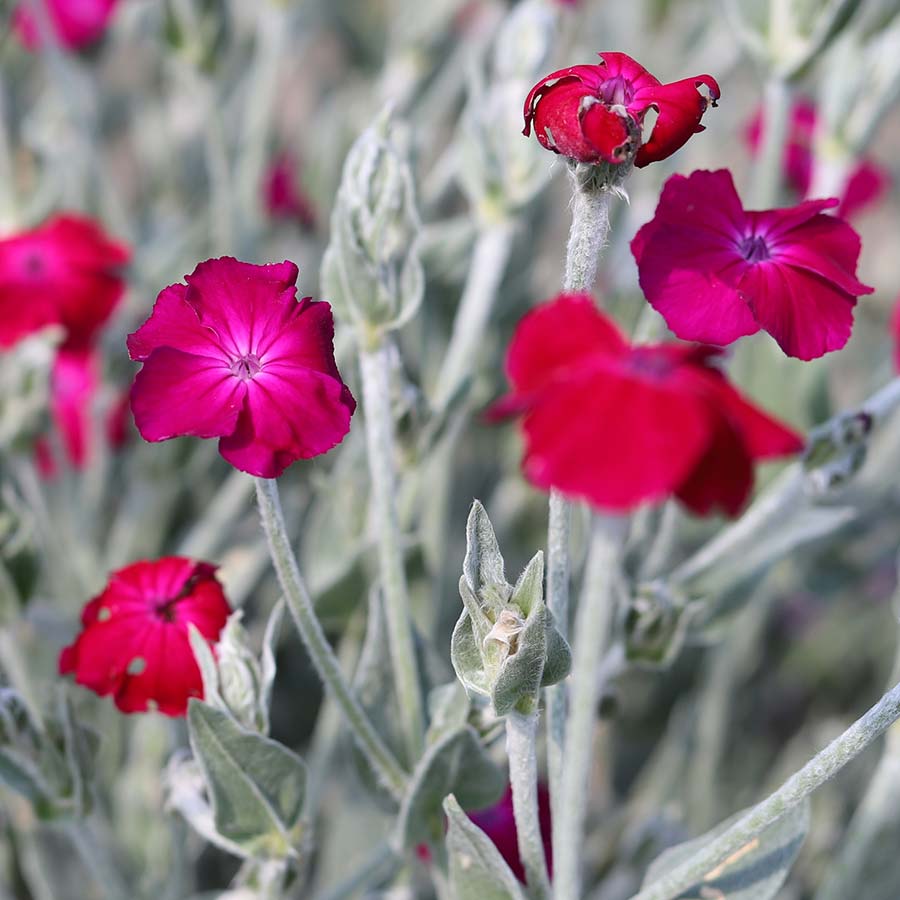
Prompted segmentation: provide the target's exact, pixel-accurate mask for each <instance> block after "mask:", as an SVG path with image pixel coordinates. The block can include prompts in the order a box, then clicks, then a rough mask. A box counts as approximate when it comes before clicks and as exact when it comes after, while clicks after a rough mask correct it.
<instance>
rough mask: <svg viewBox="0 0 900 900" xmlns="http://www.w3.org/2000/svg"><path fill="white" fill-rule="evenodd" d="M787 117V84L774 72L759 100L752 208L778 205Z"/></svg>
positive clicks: (788, 97)
mask: <svg viewBox="0 0 900 900" xmlns="http://www.w3.org/2000/svg"><path fill="white" fill-rule="evenodd" d="M790 118H791V89H790V86H789V85H788V83H787V82H786V81H784V80H783V79H782V78H780V77H778V76H777V75H775V76H772V78H771V79H770V80H769V82H768V84H766V88H765V97H764V100H763V118H762V143H761V146H760V150H759V156H758V157H757V159H756V165H755V167H754V177H753V192H752V197H753V208H754V209H771V208H772V207H775V206H777V205H778V201H779V199H780V197H781V187H782V181H783V166H784V145H785V143H786V141H787V137H788V130H789V127H790Z"/></svg>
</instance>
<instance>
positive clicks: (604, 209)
mask: <svg viewBox="0 0 900 900" xmlns="http://www.w3.org/2000/svg"><path fill="white" fill-rule="evenodd" d="M583 168H584V167H579V166H572V167H571V168H570V169H569V175H570V177H571V180H572V226H571V229H570V231H569V243H568V245H567V246H566V272H565V277H564V281H563V285H564V288H565V290H567V291H587V290H590V289H591V287H592V286H593V284H594V280H595V279H596V277H597V266H598V264H599V261H600V254H601V252H602V250H603V248H604V246H605V245H606V239H607V236H608V234H609V198H610V191H609V189H608V186H606V185H602V186H600V185H598V184H597V182H596V181H594V180H592V179H590V178H586V177H585V176H584V172H583ZM571 519H572V507H571V504H570V503H569V501H568V500H566V498H565V497H564V496H563V495H562V494H561V493H560V492H559V491H557V490H551V491H550V515H549V522H548V527H547V608H548V609H549V610H550V612H551V613H552V614H553V618H554V621H555V623H556V627H557V628H558V629H559V631H560V633H561V634H562V635H563V637H565V636H566V633H567V631H568V623H569V574H570V573H569V568H570V565H569V529H570V525H571ZM545 697H546V702H547V732H548V733H547V762H548V769H549V776H550V803H551V807H552V817H553V835H554V846H557V847H558V846H560V844H559V834H558V833H557V824H558V823H559V822H560V821H561V816H562V809H561V807H560V796H561V790H562V772H563V744H564V740H565V731H566V685H565V683H560V684H556V685H553V686H552V687H549V688H547V689H546V691H545Z"/></svg>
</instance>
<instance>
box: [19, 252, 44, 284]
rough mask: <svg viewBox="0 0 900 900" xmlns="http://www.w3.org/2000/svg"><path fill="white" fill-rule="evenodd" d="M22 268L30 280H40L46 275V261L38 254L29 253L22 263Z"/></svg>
mask: <svg viewBox="0 0 900 900" xmlns="http://www.w3.org/2000/svg"><path fill="white" fill-rule="evenodd" d="M22 268H23V269H24V270H25V274H26V275H27V276H29V277H30V278H39V277H40V276H41V275H43V274H44V260H43V259H41V257H40V255H39V254H37V253H29V254H28V256H26V257H25V259H24V260H23V261H22Z"/></svg>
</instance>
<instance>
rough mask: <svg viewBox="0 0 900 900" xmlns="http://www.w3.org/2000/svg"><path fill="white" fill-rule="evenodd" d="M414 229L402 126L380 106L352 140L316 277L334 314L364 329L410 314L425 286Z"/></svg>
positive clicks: (396, 322)
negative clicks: (372, 120)
mask: <svg viewBox="0 0 900 900" xmlns="http://www.w3.org/2000/svg"><path fill="white" fill-rule="evenodd" d="M420 231H421V224H420V222H419V214H418V211H417V209H416V203H415V191H414V186H413V175H412V168H411V166H410V163H409V159H408V156H407V153H406V148H405V141H404V135H403V129H402V128H401V126H400V125H399V124H398V123H397V122H396V121H395V120H394V119H392V117H391V115H390V113H384V114H382V115H381V116H380V117H379V119H378V120H377V121H376V123H375V124H374V125H373V126H372V127H371V128H369V129H368V130H367V131H365V132H363V134H362V135H361V136H360V137H359V138H358V139H357V141H356V143H355V144H354V145H353V146H352V147H351V148H350V152H349V153H348V154H347V159H346V162H345V163H344V172H343V176H342V179H341V186H340V188H339V190H338V194H337V200H336V202H335V206H334V211H333V212H332V216H331V242H330V243H329V245H328V249H327V250H326V252H325V257H324V259H323V262H322V283H323V285H324V286H325V291H326V295H327V297H328V299H329V300H330V301H331V303H332V305H333V307H334V312H335V315H336V316H337V317H338V318H343V319H345V320H347V321H349V322H352V323H354V324H355V325H357V326H358V327H360V328H362V329H363V330H364V331H382V330H390V329H394V328H399V327H400V326H401V325H403V324H404V323H405V322H406V321H408V320H409V319H410V318H412V316H413V315H414V314H415V312H416V310H417V309H418V308H419V304H420V303H421V301H422V293H423V289H424V276H423V271H422V264H421V262H420V260H419V251H418V242H419V233H420Z"/></svg>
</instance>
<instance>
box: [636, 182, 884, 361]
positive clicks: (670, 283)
mask: <svg viewBox="0 0 900 900" xmlns="http://www.w3.org/2000/svg"><path fill="white" fill-rule="evenodd" d="M837 202H838V201H837V200H807V201H805V202H804V203H801V204H800V205H799V206H795V207H791V208H789V209H770V210H765V211H761V212H750V211H745V210H744V208H743V207H742V205H741V201H740V198H739V197H738V195H737V192H736V191H735V188H734V182H733V181H732V179H731V174H730V173H729V172H728V171H727V170H726V169H720V170H719V171H716V172H705V171H700V172H694V173H692V174H691V175H690V176H689V177H687V178H685V177H684V176H682V175H673V176H672V177H671V178H669V180H668V181H667V182H666V184H665V187H664V188H663V192H662V196H661V197H660V200H659V205H658V206H657V207H656V215H655V216H654V218H653V219H652V220H651V221H650V222H648V223H647V224H646V225H644V227H643V228H641V230H640V231H639V232H638V233H637V236H636V237H635V238H634V240H633V241H632V243H631V251H632V253H633V254H634V258H635V260H636V261H637V264H638V273H639V277H640V283H641V288H642V289H643V291H644V294H645V296H646V297H647V299H648V300H649V301H650V304H651V305H652V306H653V307H654V308H655V309H656V310H658V311H659V312H660V313H661V314H662V316H663V318H664V319H665V320H666V324H667V325H668V326H669V328H671V329H672V331H673V332H674V333H675V334H676V335H677V336H678V337H680V338H683V339H685V340H689V341H704V342H706V343H710V344H719V345H724V344H730V343H731V342H732V341H735V340H737V339H738V338H739V337H742V336H744V335H748V334H755V333H756V332H757V331H759V330H760V329H763V330H765V331H767V332H768V333H769V334H770V335H772V337H773V338H775V340H776V341H777V342H778V344H779V346H780V347H781V349H782V350H784V352H785V353H786V354H787V355H788V356H795V357H797V358H799V359H807V360H808V359H814V358H816V357H819V356H822V354H824V353H827V352H828V351H830V350H839V349H840V348H841V347H843V346H844V344H846V343H847V340H848V339H849V337H850V331H851V328H852V326H853V307H854V306H855V305H856V298H857V297H859V296H861V295H862V294H870V293H872V288H870V287H867V286H866V285H864V284H862V283H861V282H860V281H858V280H857V278H856V263H857V260H858V258H859V251H860V240H859V236H858V235H857V233H856V232H855V231H854V230H853V229H852V228H851V227H850V226H849V225H848V224H847V223H846V222H844V221H843V220H842V219H838V218H836V217H834V216H830V215H826V214H825V213H824V210H826V209H831V208H832V207H834V206H836V205H837Z"/></svg>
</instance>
